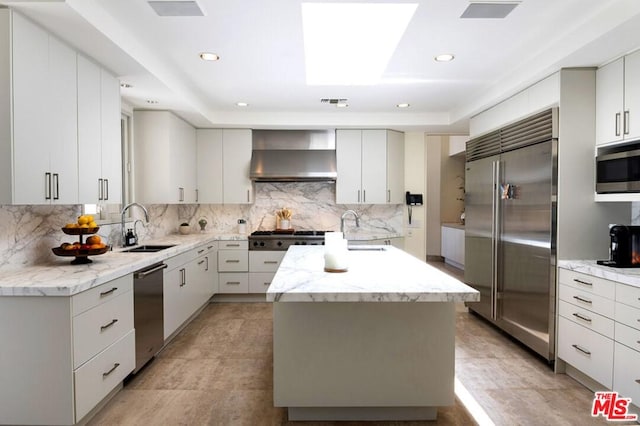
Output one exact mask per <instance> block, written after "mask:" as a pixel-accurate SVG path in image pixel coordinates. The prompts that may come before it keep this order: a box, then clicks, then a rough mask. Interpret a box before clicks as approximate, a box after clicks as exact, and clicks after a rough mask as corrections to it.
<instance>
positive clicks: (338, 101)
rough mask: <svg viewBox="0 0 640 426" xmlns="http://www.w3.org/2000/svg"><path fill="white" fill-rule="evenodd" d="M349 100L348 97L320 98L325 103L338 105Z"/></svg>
mask: <svg viewBox="0 0 640 426" xmlns="http://www.w3.org/2000/svg"><path fill="white" fill-rule="evenodd" d="M347 100H348V99H347V98H322V99H320V102H322V103H323V104H331V105H337V104H346V103H347Z"/></svg>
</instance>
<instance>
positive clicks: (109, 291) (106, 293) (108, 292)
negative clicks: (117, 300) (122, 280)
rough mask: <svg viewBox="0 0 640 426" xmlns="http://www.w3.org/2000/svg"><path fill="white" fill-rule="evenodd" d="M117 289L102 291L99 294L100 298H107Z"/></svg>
mask: <svg viewBox="0 0 640 426" xmlns="http://www.w3.org/2000/svg"><path fill="white" fill-rule="evenodd" d="M117 289H118V287H113V288H112V289H111V290H107V291H103V292H102V293H100V297H104V296H108V295H110V294H111V293H113V292H114V291H116V290H117Z"/></svg>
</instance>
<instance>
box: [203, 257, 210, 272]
mask: <svg viewBox="0 0 640 426" xmlns="http://www.w3.org/2000/svg"><path fill="white" fill-rule="evenodd" d="M205 260H206V261H207V265H206V266H205V267H204V270H205V271H208V270H209V256H207V257H205Z"/></svg>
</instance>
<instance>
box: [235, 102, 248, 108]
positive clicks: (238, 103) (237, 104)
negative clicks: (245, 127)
mask: <svg viewBox="0 0 640 426" xmlns="http://www.w3.org/2000/svg"><path fill="white" fill-rule="evenodd" d="M236 106H239V107H246V106H249V104H248V103H246V102H236Z"/></svg>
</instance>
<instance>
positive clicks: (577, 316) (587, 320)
mask: <svg viewBox="0 0 640 426" xmlns="http://www.w3.org/2000/svg"><path fill="white" fill-rule="evenodd" d="M573 316H574V317H576V318H580V319H581V320H582V321H586V322H591V318H587V317H585V316H582V315H580V314H579V313H574V314H573Z"/></svg>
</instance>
